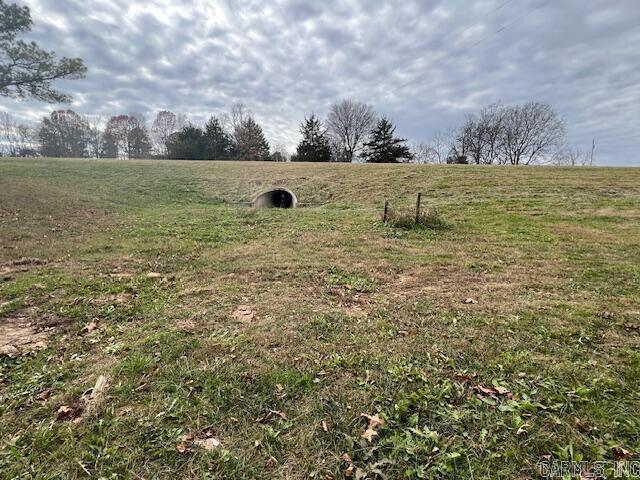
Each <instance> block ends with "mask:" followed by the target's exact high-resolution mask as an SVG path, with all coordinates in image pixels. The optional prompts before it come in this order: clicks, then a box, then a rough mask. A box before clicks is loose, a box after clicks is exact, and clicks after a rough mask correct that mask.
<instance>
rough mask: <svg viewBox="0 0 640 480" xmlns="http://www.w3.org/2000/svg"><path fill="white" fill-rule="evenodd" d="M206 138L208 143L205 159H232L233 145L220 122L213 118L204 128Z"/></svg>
mask: <svg viewBox="0 0 640 480" xmlns="http://www.w3.org/2000/svg"><path fill="white" fill-rule="evenodd" d="M204 136H205V140H206V143H207V149H206V155H205V157H206V158H208V159H210V160H227V159H229V158H231V153H232V150H233V144H232V142H231V137H229V135H228V134H227V132H225V131H224V128H222V124H221V123H220V120H218V118H216V117H211V118H210V119H209V121H208V122H207V124H206V125H205V127H204Z"/></svg>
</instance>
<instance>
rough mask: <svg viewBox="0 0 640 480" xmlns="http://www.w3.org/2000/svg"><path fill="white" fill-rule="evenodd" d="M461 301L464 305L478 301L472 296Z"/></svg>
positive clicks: (474, 303)
mask: <svg viewBox="0 0 640 480" xmlns="http://www.w3.org/2000/svg"><path fill="white" fill-rule="evenodd" d="M463 303H464V304H465V305H476V304H477V303H478V301H477V300H476V299H474V298H467V299H466V300H465V301H464V302H463Z"/></svg>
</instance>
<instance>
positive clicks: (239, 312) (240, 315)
mask: <svg viewBox="0 0 640 480" xmlns="http://www.w3.org/2000/svg"><path fill="white" fill-rule="evenodd" d="M233 319H234V320H237V321H239V322H252V321H254V320H256V319H257V316H256V312H254V311H253V309H252V308H251V306H250V305H239V306H238V308H236V310H235V311H234V312H233Z"/></svg>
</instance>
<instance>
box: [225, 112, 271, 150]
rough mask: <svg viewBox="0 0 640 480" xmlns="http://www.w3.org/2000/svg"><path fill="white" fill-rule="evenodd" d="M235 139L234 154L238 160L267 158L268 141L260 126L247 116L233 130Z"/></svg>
mask: <svg viewBox="0 0 640 480" xmlns="http://www.w3.org/2000/svg"><path fill="white" fill-rule="evenodd" d="M233 137H234V140H235V144H234V156H235V158H236V159H238V160H269V159H270V155H269V143H268V142H267V139H266V138H265V136H264V133H263V131H262V127H261V126H260V125H258V123H257V122H256V121H255V120H254V119H253V117H251V116H249V117H247V118H246V119H245V120H244V121H243V122H242V123H240V124H239V125H238V126H237V127H236V128H235V130H234V132H233Z"/></svg>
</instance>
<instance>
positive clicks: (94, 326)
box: [82, 320, 98, 335]
mask: <svg viewBox="0 0 640 480" xmlns="http://www.w3.org/2000/svg"><path fill="white" fill-rule="evenodd" d="M97 328H98V322H97V321H96V320H92V321H91V322H89V323H87V324H86V325H85V326H84V327H82V333H84V334H87V335H88V334H90V333H91V332H93V331H94V330H95V329H97Z"/></svg>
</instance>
